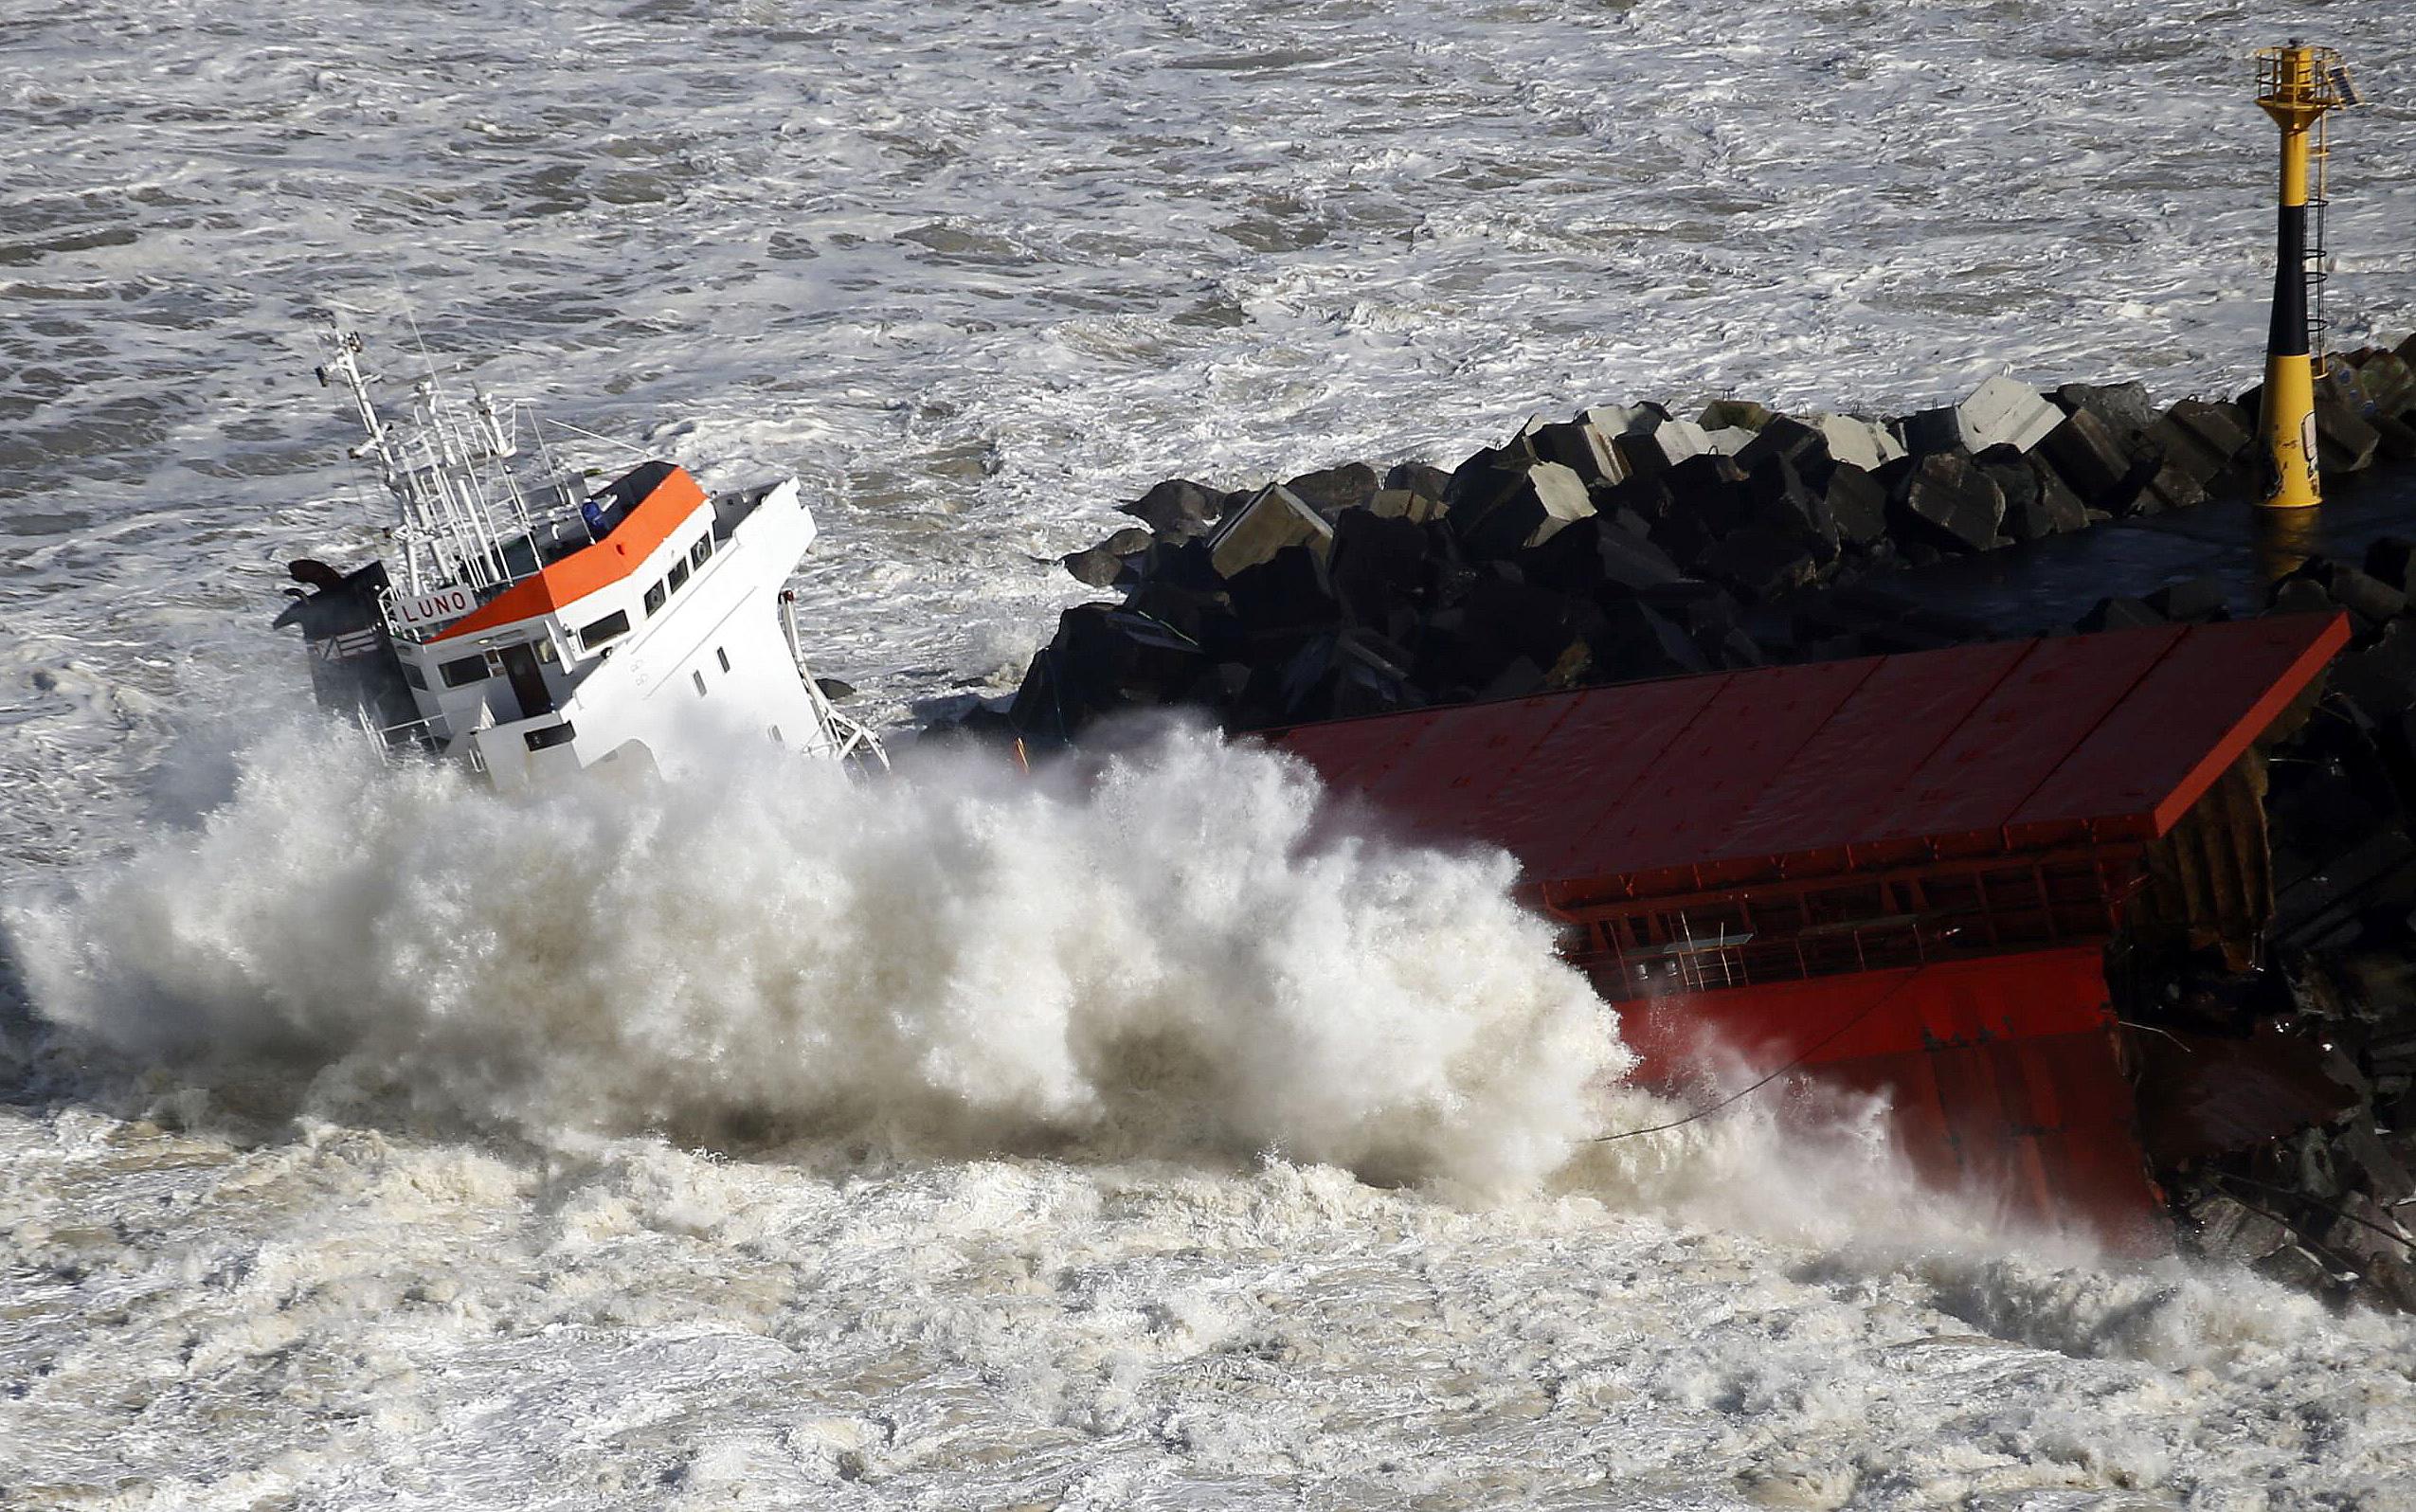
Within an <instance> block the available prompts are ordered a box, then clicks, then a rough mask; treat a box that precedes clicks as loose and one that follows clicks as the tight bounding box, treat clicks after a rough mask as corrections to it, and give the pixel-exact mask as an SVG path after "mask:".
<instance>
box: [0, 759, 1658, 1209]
mask: <svg viewBox="0 0 2416 1512" xmlns="http://www.w3.org/2000/svg"><path fill="white" fill-rule="evenodd" d="M356 746H357V742H356V741H352V740H348V739H346V738H344V737H343V736H342V735H325V734H316V735H312V736H308V737H303V736H287V737H283V738H279V739H275V740H271V741H268V742H265V743H263V744H261V745H260V746H258V747H254V748H252V749H250V750H248V751H246V752H244V753H243V755H241V756H240V757H239V759H238V761H237V764H236V772H235V776H234V780H233V783H232V788H231V792H230V794H229V796H228V797H227V798H226V800H225V801H224V802H223V803H221V804H219V805H218V806H216V807H214V808H212V809H210V810H209V811H208V812H207V813H206V814H205V815H203V816H202V817H201V818H200V819H199V820H198V822H197V823H196V824H195V825H194V826H193V827H190V828H188V829H184V830H179V831H171V832H166V833H162V834H160V835H158V836H156V837H154V838H153V840H152V841H151V842H150V843H149V844H148V846H147V847H146V848H145V849H143V850H142V851H141V852H139V853H138V854H136V855H134V856H132V857H131V858H129V859H126V860H124V861H121V862H117V863H115V864H112V865H109V866H107V867H105V868H101V869H99V870H97V871H95V872H93V873H88V874H86V875H85V876H83V877H82V878H81V879H80V880H79V881H78V882H76V883H75V884H74V885H73V886H72V887H71V888H70V889H69V890H67V891H62V892H55V893H53V894H51V895H50V896H48V897H46V898H43V899H40V900H32V901H22V900H21V901H20V902H19V903H18V904H16V905H15V906H13V908H12V909H11V914H10V919H9V924H10V929H11V932H12V933H13V934H14V935H15V936H16V937H17V951H18V954H19V955H20V957H21V958H22V960H23V962H24V966H25V970H26V974H27V979H28V982H29V984H30V986H31V989H32V994H33V997H34V999H35V1003H36V1008H37V1012H38V1013H39V1014H40V1015H41V1017H44V1018H45V1019H46V1020H48V1021H49V1022H50V1023H51V1024H53V1025H56V1026H59V1028H60V1029H61V1030H62V1031H64V1032H67V1033H72V1034H74V1035H81V1036H87V1037H89V1038H91V1039H97V1040H99V1041H100V1042H103V1043H105V1044H106V1045H108V1046H110V1047H113V1048H114V1049H115V1050H116V1051H117V1052H119V1053H124V1054H127V1055H130V1056H132V1057H135V1059H136V1060H137V1061H138V1062H142V1063H148V1064H153V1065H164V1066H166V1067H168V1068H170V1069H171V1071H172V1072H173V1073H174V1074H175V1075H177V1076H179V1077H181V1078H184V1079H187V1080H198V1081H199V1082H200V1083H201V1084H203V1085H209V1084H210V1083H211V1082H212V1081H213V1080H216V1079H225V1080H227V1081H230V1082H231V1081H235V1080H248V1081H251V1082H253V1083H257V1082H258V1080H259V1079H260V1078H261V1075H262V1074H263V1073H264V1072H266V1073H273V1074H274V1075H277V1076H282V1077H284V1078H285V1079H286V1081H287V1083H288V1085H290V1087H291V1088H292V1089H293V1091H294V1093H295V1096H296V1099H297V1107H308V1108H310V1109H311V1110H314V1111H317V1112H321V1113H334V1114H338V1115H345V1116H355V1115H362V1114H367V1115H369V1116H380V1115H382V1114H392V1113H395V1112H397V1111H407V1112H408V1113H409V1114H410V1115H411V1116H414V1117H434V1118H440V1119H460V1120H466V1121H467V1122H468V1123H469V1124H471V1125H474V1126H480V1127H495V1128H502V1129H508V1130H511V1131H514V1132H517V1133H521V1134H524V1135H530V1136H535V1137H540V1138H543V1137H550V1136H555V1135H562V1134H578V1133H591V1134H592V1133H603V1134H613V1133H629V1132H640V1131H655V1132H661V1133H664V1134H667V1135H669V1136H671V1137H673V1138H676V1139H680V1140H684V1141H690V1142H694V1143H721V1142H728V1141H749V1140H756V1139H761V1138H763V1137H766V1136H771V1135H777V1136H795V1135H827V1136H834V1137H842V1138H848V1139H856V1140H870V1141H874V1142H878V1143H884V1144H887V1145H890V1146H892V1147H895V1148H900V1149H921V1150H931V1151H937V1152H949V1153H954V1152H964V1151H968V1150H980V1149H1019V1148H1023V1149H1029V1148H1035V1147H1049V1148H1053V1147H1060V1146H1063V1145H1065V1144H1067V1143H1080V1144H1087V1145H1089V1146H1091V1147H1093V1148H1096V1149H1100V1150H1104V1151H1112V1152H1114V1153H1117V1154H1122V1155H1163V1156H1198V1155H1214V1156H1218V1157H1222V1158H1235V1157H1242V1158H1246V1157H1250V1156H1253V1155H1256V1154H1268V1153H1272V1154H1279V1155H1281V1156H1282V1157H1283V1158H1286V1159H1289V1160H1297V1161H1316V1162H1327V1163H1333V1164H1338V1165H1343V1166H1345V1167H1348V1168H1350V1169H1352V1170H1354V1171H1356V1172H1359V1173H1360V1174H1361V1175H1363V1176H1366V1177H1368V1178H1371V1179H1379V1180H1422V1179H1433V1180H1440V1181H1444V1182H1448V1183H1454V1184H1460V1185H1466V1186H1471V1187H1477V1188H1483V1189H1487V1190H1499V1189H1505V1188H1517V1187H1523V1186H1526V1185H1529V1184H1531V1183H1533V1182H1534V1181H1536V1180H1537V1179H1540V1178H1542V1176H1544V1175H1545V1174H1547V1173H1548V1172H1550V1171H1552V1170H1553V1169H1554V1168H1555V1167H1557V1166H1559V1165H1560V1164H1561V1163H1562V1162H1563V1161H1564V1160H1565V1158H1566V1157H1567V1155H1568V1154H1569V1153H1570V1151H1571V1149H1572V1147H1573V1144H1574V1142H1575V1141H1577V1140H1578V1139H1579V1138H1580V1137H1582V1136H1583V1135H1585V1134H1587V1133H1590V1132H1592V1131H1593V1125H1594V1121H1595V1118H1596V1114H1595V1112H1594V1111H1593V1110H1592V1108H1591V1105H1590V1101H1589V1099H1590V1095H1591V1094H1590V1091H1589V1089H1590V1088H1593V1087H1595V1086H1596V1085H1597V1084H1599V1083H1600V1082H1602V1081H1604V1080H1605V1079H1607V1078H1611V1077H1614V1076H1615V1075H1616V1074H1617V1073H1618V1072H1619V1071H1621V1070H1623V1069H1624V1067H1625V1065H1626V1063H1627V1056H1626V1053H1625V1052H1624V1051H1623V1050H1622V1049H1621V1048H1620V1047H1619V1046H1618V1044H1617V1042H1616V1039H1615V1036H1614V1033H1613V1032H1612V1029H1611V1027H1610V1020H1609V1016H1608V1015H1607V1013H1606V1012H1605V1011H1604V1010H1603V1008H1602V1006H1601V1004H1600V1003H1599V1002H1598V1001H1597V1000H1596V999H1595V998H1594V996H1593V994H1592V993H1591V991H1590V990H1589V989H1588V987H1587V985H1586V983H1585V981H1584V980H1583V978H1582V977H1580V976H1579V975H1578V973H1576V972H1575V971H1573V970H1572V969H1571V968H1569V967H1568V966H1566V965H1565V964H1563V963H1560V961H1559V960H1558V959H1557V958H1556V957H1555V956H1554V954H1553V950H1552V931H1551V927H1550V926H1549V925H1548V924H1547V923H1546V922H1545V921H1544V920H1543V919H1542V918H1540V917H1539V916H1537V915H1535V914H1532V913H1530V912H1527V911H1525V910H1524V909H1521V908H1520V907H1519V906H1518V905H1517V904H1516V903H1515V902H1514V900H1513V898H1512V895H1511V888H1512V884H1513V881H1514V877H1515V864H1514V863H1513V862H1512V860H1511V859H1510V858H1509V857H1508V856H1507V855H1504V854H1502V853H1500V852H1498V851H1485V850H1467V851H1443V850H1435V849H1427V848H1419V847H1415V846H1411V845H1406V844H1401V843H1396V842H1393V841H1389V840H1386V839H1384V838H1381V837H1371V836H1369V835H1366V834H1362V833H1357V832H1355V831H1354V829H1353V828H1352V827H1351V826H1349V825H1347V824H1344V823H1341V822H1339V821H1338V819H1337V818H1336V816H1335V815H1334V814H1332V813H1331V812H1330V811H1329V808H1328V806H1327V805H1325V803H1324V801H1323V795H1322V793H1321V790H1320V788H1319V786H1318V785H1317V783H1316V781H1315V779H1314V778H1313V776H1311V775H1310V774H1309V773H1308V772H1307V770H1306V769H1305V768H1303V767H1302V766H1300V765H1298V764H1296V763H1295V762H1293V761H1291V760H1290V759H1289V758H1286V757H1282V756H1279V755H1276V754H1273V753H1271V752H1269V751H1267V750H1265V749H1262V748H1257V747H1251V746H1247V745H1231V744H1227V743H1225V742H1223V741H1222V740H1220V739H1218V738H1217V737H1216V736H1214V735H1212V734H1208V733H1204V732H1199V731H1194V730H1187V729H1163V730H1158V731H1155V732H1153V733H1150V734H1149V735H1147V736H1146V737H1145V738H1144V739H1141V740H1139V741H1137V742H1136V743H1135V744H1134V745H1133V746H1132V747H1131V748H1129V749H1128V750H1127V751H1126V752H1125V753H1123V754H1119V755H1117V756H1114V757H1111V758H1109V759H1107V760H1105V761H1104V762H1102V763H1098V764H1096V765H1092V766H1091V767H1090V768H1088V769H1086V770H1084V771H1082V772H1080V773H1076V772H1073V771H1071V770H1069V771H1067V772H1063V773H1057V774H1053V775H1046V776H1043V777H1039V778H1034V777H1027V776H1024V775H1022V774H1020V773H1019V772H1016V771H1015V770H1013V769H1012V768H1008V767H1002V766H1001V765H998V764H996V763H985V762H983V761H981V760H977V759H974V758H970V757H965V756H954V757H946V758H939V759H935V760H932V761H930V762H927V763H925V764H923V765H921V766H920V767H918V769H916V770H915V771H913V772H912V773H911V774H910V775H904V776H901V777H898V778H895V779H892V780H889V781H880V782H872V783H852V782H850V781H849V780H848V779H846V778H844V777H843V776H840V775H839V774H838V773H836V772H834V771H832V770H829V769H827V768H824V767H820V766H817V765H807V764H802V763H798V762H794V761H790V760H784V759H782V758H780V757H778V756H777V755H776V753H772V752H769V751H766V752H762V753H731V754H729V755H727V756H726V757H725V758H724V760H723V761H722V762H721V764H720V766H719V769H718V770H716V771H714V772H712V773H711V774H710V777H709V778H708V779H707V780H699V781H687V782H677V783H670V782H658V783H646V784H643V785H642V786H641V787H639V788H637V789H634V790H633V789H630V788H627V787H622V786H614V785H610V784H606V783H601V782H582V783H573V784H570V785H568V787H566V788H564V789H562V790H560V791H557V792H554V793H551V794H548V795H545V796H540V797H536V798H533V799H525V800H520V799H511V798H506V797H502V796H498V795H496V794H495V793H492V792H489V791H487V790H485V789H484V788H483V787H481V786H478V785H475V784H474V783H471V782H468V781H465V780H463V779H461V778H460V777H459V776H457V775H456V774H454V773H452V772H449V771H445V770H441V769H438V768H435V767H430V766H425V765H418V764H414V765H409V766H406V767H405V768H403V769H400V770H394V769H389V768H388V767H386V766H384V765H381V764H380V763H379V762H378V761H377V760H376V759H375V758H374V757H373V756H372V755H370V753H368V752H366V751H363V750H359V749H356V748H355V747H356Z"/></svg>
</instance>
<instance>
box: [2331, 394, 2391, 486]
mask: <svg viewBox="0 0 2416 1512" xmlns="http://www.w3.org/2000/svg"><path fill="white" fill-rule="evenodd" d="M2381 445H2382V434H2381V433H2380V432H2379V431H2377V430H2375V429H2374V427H2373V426H2371V425H2370V424H2368V423H2366V421H2365V418H2364V417H2363V416H2361V415H2359V414H2357V413H2356V412H2355V411H2354V410H2353V409H2351V408H2350V407H2349V406H2348V405H2344V404H2342V403H2340V402H2339V401H2338V400H2336V399H2331V398H2327V397H2324V396H2321V395H2318V396H2317V400H2316V465H2317V467H2318V468H2320V469H2321V470H2322V471H2324V472H2327V473H2357V472H2363V471H2364V470H2365V469H2366V468H2367V467H2368V466H2370V465H2371V463H2372V462H2373V460H2374V453H2375V451H2376V450H2377V449H2378V448H2379V447H2380V446H2381Z"/></svg>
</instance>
